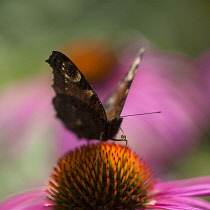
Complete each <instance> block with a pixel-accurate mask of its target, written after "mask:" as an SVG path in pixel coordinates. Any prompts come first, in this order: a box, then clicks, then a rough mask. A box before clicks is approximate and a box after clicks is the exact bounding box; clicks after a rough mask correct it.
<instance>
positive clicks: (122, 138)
mask: <svg viewBox="0 0 210 210" xmlns="http://www.w3.org/2000/svg"><path fill="white" fill-rule="evenodd" d="M111 140H113V141H125V148H124V152H123V154H124V153H125V150H126V148H127V145H128V140H127V138H126V135H125V134H124V133H123V135H121V139H111Z"/></svg>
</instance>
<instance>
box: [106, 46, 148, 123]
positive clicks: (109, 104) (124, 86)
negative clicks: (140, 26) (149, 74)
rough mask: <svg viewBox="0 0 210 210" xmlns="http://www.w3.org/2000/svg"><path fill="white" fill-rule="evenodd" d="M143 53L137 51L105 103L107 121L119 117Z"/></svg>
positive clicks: (142, 50)
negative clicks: (125, 72)
mask: <svg viewBox="0 0 210 210" xmlns="http://www.w3.org/2000/svg"><path fill="white" fill-rule="evenodd" d="M144 51H145V49H144V48H141V49H140V50H139V52H138V54H137V56H136V58H135V59H134V61H133V63H132V64H131V66H130V68H129V70H128V72H127V74H126V75H125V77H124V78H123V79H122V80H121V81H120V83H119V84H118V86H117V88H116V89H115V91H114V92H112V93H111V94H110V95H109V97H108V98H107V100H106V101H105V104H104V108H105V112H106V115H107V119H108V120H112V119H114V118H115V117H119V116H120V114H121V112H122V109H123V107H124V104H125V101H126V98H127V95H128V92H129V90H130V86H131V84H132V82H133V79H134V76H135V74H136V71H137V69H138V66H139V64H140V62H141V58H142V55H143V53H144Z"/></svg>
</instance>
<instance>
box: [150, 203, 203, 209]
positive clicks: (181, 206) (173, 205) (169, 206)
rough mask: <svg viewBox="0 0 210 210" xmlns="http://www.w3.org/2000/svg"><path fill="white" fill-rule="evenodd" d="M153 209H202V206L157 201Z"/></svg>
mask: <svg viewBox="0 0 210 210" xmlns="http://www.w3.org/2000/svg"><path fill="white" fill-rule="evenodd" d="M153 209H167V210H178V209H180V210H204V209H203V208H196V207H192V206H190V205H185V204H178V203H170V202H158V203H156V204H155V206H154V207H153Z"/></svg>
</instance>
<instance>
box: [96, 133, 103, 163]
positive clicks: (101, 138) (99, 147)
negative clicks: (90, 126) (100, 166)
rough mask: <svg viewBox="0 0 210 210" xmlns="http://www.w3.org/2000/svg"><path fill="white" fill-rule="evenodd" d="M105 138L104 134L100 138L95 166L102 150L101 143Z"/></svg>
mask: <svg viewBox="0 0 210 210" xmlns="http://www.w3.org/2000/svg"><path fill="white" fill-rule="evenodd" d="M103 137H104V132H102V133H101V136H100V141H99V143H98V151H97V154H96V159H95V161H94V164H95V163H96V161H97V159H98V155H99V152H100V149H101V143H102V141H103V139H104V138H103Z"/></svg>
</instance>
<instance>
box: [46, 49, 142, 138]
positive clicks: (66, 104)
mask: <svg viewBox="0 0 210 210" xmlns="http://www.w3.org/2000/svg"><path fill="white" fill-rule="evenodd" d="M142 53H143V52H141V54H140V53H139V56H137V57H136V59H135V60H134V62H133V64H132V65H131V67H130V69H129V71H128V72H127V74H126V76H125V77H124V78H123V80H122V81H121V82H120V83H119V85H118V86H117V88H116V90H115V91H114V92H113V93H112V94H111V95H110V96H109V97H108V99H107V100H106V102H105V105H104V106H103V105H102V103H101V101H100V99H99V98H98V96H97V94H96V93H95V91H94V90H93V89H92V86H91V85H90V84H89V82H88V80H87V79H86V78H85V76H84V75H83V74H82V72H81V71H80V70H79V69H78V68H77V67H76V65H75V64H74V63H73V62H72V61H71V60H70V59H69V58H68V57H66V56H65V55H64V54H62V53H61V52H58V51H53V52H52V55H51V56H50V57H49V59H48V60H47V61H46V62H48V63H49V64H50V66H51V67H52V69H53V75H54V83H53V89H54V91H55V93H56V96H55V97H54V99H53V104H54V107H55V109H56V112H57V117H58V118H59V119H61V121H62V122H63V123H64V125H65V126H66V128H67V129H68V130H71V131H73V132H74V133H75V134H76V135H77V136H78V138H86V139H98V140H101V141H107V140H109V139H113V138H114V137H115V136H116V134H117V132H118V130H119V129H120V125H121V123H122V120H123V118H121V117H120V114H121V112H122V108H123V106H124V103H125V100H126V97H127V94H128V91H129V88H130V85H131V83H132V81H133V78H134V75H135V73H136V70H137V67H138V65H139V63H140V58H141V55H142Z"/></svg>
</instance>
